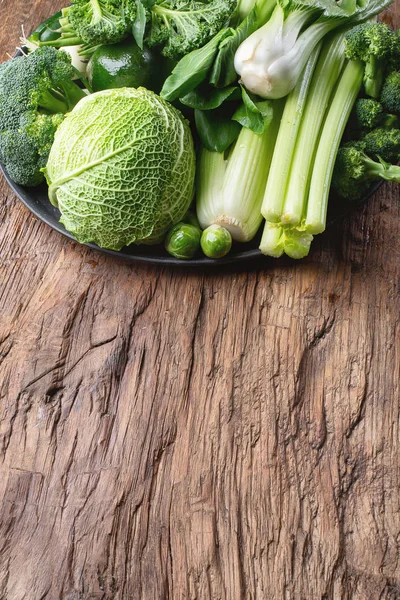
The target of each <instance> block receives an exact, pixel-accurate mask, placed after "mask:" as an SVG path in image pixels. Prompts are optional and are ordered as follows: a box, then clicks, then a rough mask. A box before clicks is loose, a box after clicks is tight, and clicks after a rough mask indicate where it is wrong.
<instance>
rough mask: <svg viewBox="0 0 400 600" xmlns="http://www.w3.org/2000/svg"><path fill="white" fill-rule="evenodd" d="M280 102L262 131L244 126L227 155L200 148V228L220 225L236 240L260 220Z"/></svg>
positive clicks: (246, 236) (249, 235)
mask: <svg viewBox="0 0 400 600" xmlns="http://www.w3.org/2000/svg"><path fill="white" fill-rule="evenodd" d="M281 113H282V109H281V103H278V102H275V103H274V116H273V119H272V121H271V123H270V125H269V126H268V127H267V128H266V130H265V131H264V133H262V134H256V133H254V132H253V131H251V130H250V129H248V128H246V127H243V128H242V130H241V132H240V134H239V137H238V139H237V141H236V144H235V146H234V147H233V150H232V151H231V153H230V155H229V157H228V159H227V160H226V161H225V162H224V159H223V155H222V154H219V153H217V152H209V151H208V150H205V149H203V150H202V151H201V156H200V164H199V179H198V191H197V217H198V219H199V222H200V225H201V226H202V227H203V228H206V227H208V226H209V225H211V224H217V225H222V226H223V227H225V229H227V230H228V231H229V232H230V234H231V236H232V238H233V239H234V240H236V241H238V242H248V241H250V240H251V239H253V237H254V236H255V235H256V233H257V231H258V229H259V227H260V225H261V222H262V215H261V204H262V200H263V196H264V190H265V186H266V183H267V178H268V173H269V169H270V165H271V160H272V154H273V150H274V146H275V140H276V135H277V132H278V128H279V125H280V118H281Z"/></svg>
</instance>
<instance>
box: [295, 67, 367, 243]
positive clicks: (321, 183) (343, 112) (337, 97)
mask: <svg viewBox="0 0 400 600" xmlns="http://www.w3.org/2000/svg"><path fill="white" fill-rule="evenodd" d="M363 76H364V64H363V63H362V62H361V61H358V60H357V61H350V62H349V63H348V64H347V66H346V67H345V69H344V71H343V74H342V76H341V78H340V80H339V83H338V85H337V88H336V91H335V94H334V97H333V100H332V102H331V105H330V108H329V111H328V114H327V116H326V120H325V124H324V127H323V130H322V133H321V137H320V140H319V144H318V148H317V152H316V156H315V161H314V168H313V172H312V177H311V183H310V192H309V196H308V206H307V215H306V220H305V227H306V230H307V231H308V232H310V233H313V234H315V233H322V232H323V231H324V230H325V226H326V212H327V208H328V198H329V190H330V185H331V180H332V173H333V168H334V165H335V160H336V155H337V152H338V149H339V144H340V141H341V139H342V136H343V131H344V128H345V126H346V123H347V121H348V119H349V116H350V113H351V110H352V108H353V105H354V103H355V101H356V99H357V96H358V93H359V91H360V89H361V85H362V82H363Z"/></svg>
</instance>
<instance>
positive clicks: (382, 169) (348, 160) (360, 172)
mask: <svg viewBox="0 0 400 600" xmlns="http://www.w3.org/2000/svg"><path fill="white" fill-rule="evenodd" d="M379 179H385V180H387V181H395V182H397V183H400V167H398V166H397V165H396V166H394V165H391V164H389V163H387V162H385V161H384V160H383V159H380V160H379V162H377V161H374V160H372V159H371V158H369V157H368V156H367V155H366V154H365V153H364V152H363V151H362V150H360V149H359V148H358V147H357V144H355V145H352V144H351V143H349V144H346V145H345V146H343V147H342V148H340V149H339V152H338V155H337V158H336V163H335V168H334V172H333V179H332V184H333V187H334V189H335V190H336V191H337V192H338V193H339V194H340V196H342V197H343V198H348V199H349V200H356V199H358V198H361V196H362V195H363V194H364V193H365V192H366V191H367V190H368V188H369V186H370V185H371V183H372V182H374V181H378V180H379Z"/></svg>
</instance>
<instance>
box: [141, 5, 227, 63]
mask: <svg viewBox="0 0 400 600" xmlns="http://www.w3.org/2000/svg"><path fill="white" fill-rule="evenodd" d="M235 8H236V0H209V1H208V2H200V1H198V0H162V1H161V2H157V3H156V4H154V6H153V7H152V9H151V23H150V32H149V34H148V35H147V37H146V42H147V43H148V45H149V46H154V45H162V46H163V51H162V52H163V54H164V55H165V56H168V57H169V58H172V59H174V60H176V59H179V58H181V57H182V56H186V55H187V54H189V53H190V52H191V51H192V50H196V49H197V48H200V47H202V46H204V44H206V43H207V42H208V41H209V40H210V39H211V38H212V37H213V36H214V35H216V34H217V33H219V32H220V31H221V29H223V28H224V27H225V26H226V24H227V23H228V22H229V19H230V17H231V15H232V14H233V12H234V10H235Z"/></svg>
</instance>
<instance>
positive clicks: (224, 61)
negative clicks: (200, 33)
mask: <svg viewBox="0 0 400 600" xmlns="http://www.w3.org/2000/svg"><path fill="white" fill-rule="evenodd" d="M251 5H252V9H251V10H249V9H250V6H251ZM251 5H250V3H247V2H246V3H245V4H244V3H243V2H241V3H240V5H239V15H241V16H244V15H245V16H244V20H243V21H242V22H241V23H239V25H238V26H237V27H236V29H232V35H231V36H229V37H227V38H226V39H225V40H223V42H221V44H220V45H219V48H218V53H217V55H216V57H215V60H214V64H213V66H212V70H211V73H210V76H209V81H210V83H211V84H212V85H215V86H216V87H220V88H221V87H226V86H227V85H231V84H232V83H234V82H235V81H236V80H237V73H236V71H235V65H234V59H235V53H236V50H237V49H238V48H239V46H240V44H241V43H242V42H243V41H244V40H245V39H246V38H247V37H249V35H251V34H252V33H253V32H254V31H256V29H258V28H259V27H261V26H262V25H264V23H265V22H266V21H267V20H268V19H269V17H270V16H271V14H272V12H273V10H274V8H275V6H276V0H257V1H256V2H254V1H253V0H251ZM248 10H249V12H248V13H247V11H248Z"/></svg>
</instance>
